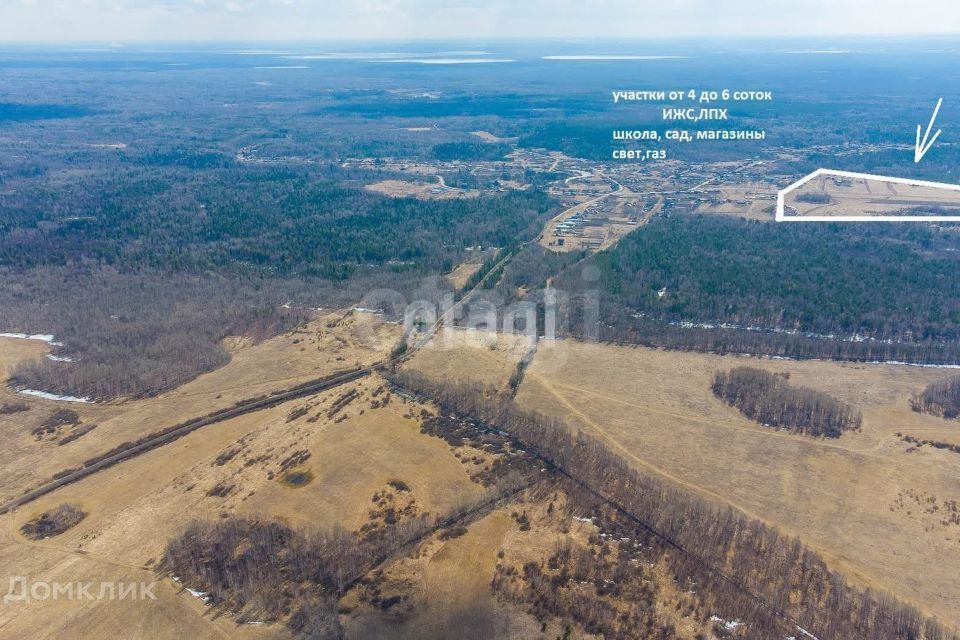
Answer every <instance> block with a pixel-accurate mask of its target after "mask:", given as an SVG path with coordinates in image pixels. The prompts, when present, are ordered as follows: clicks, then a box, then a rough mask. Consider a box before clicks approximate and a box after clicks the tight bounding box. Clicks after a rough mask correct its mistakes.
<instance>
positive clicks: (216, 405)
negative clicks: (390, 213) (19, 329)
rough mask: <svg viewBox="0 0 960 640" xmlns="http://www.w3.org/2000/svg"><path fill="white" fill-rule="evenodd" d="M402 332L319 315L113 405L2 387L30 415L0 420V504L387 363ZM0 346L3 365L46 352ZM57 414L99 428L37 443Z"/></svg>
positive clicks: (352, 316) (234, 347) (16, 343)
mask: <svg viewBox="0 0 960 640" xmlns="http://www.w3.org/2000/svg"><path fill="white" fill-rule="evenodd" d="M399 332H400V328H399V327H398V326H396V325H391V324H386V323H384V322H382V321H381V320H380V319H378V318H377V317H375V316H371V315H369V314H366V313H359V312H354V311H349V312H346V313H344V312H336V313H332V314H326V315H323V316H320V317H318V318H317V319H316V320H315V321H313V322H311V323H310V324H309V325H308V326H307V327H305V328H303V329H300V330H297V331H294V332H292V333H289V334H286V335H283V336H278V337H276V338H273V339H271V340H267V341H265V342H262V343H260V344H255V345H251V344H246V343H245V342H244V341H241V340H231V341H229V342H230V345H229V346H230V348H231V356H232V359H231V361H230V362H229V363H228V364H227V365H225V366H224V367H222V368H220V369H217V370H215V371H211V372H209V373H206V374H204V375H201V376H199V377H198V378H196V379H195V380H193V381H191V382H189V383H187V384H185V385H183V386H181V387H179V388H177V389H174V390H172V391H170V392H168V393H164V394H162V395H160V396H158V397H155V398H147V399H143V400H133V401H126V402H115V403H110V404H80V403H67V402H57V401H49V400H42V399H37V398H32V397H28V396H23V395H20V394H15V393H13V392H12V391H11V390H10V389H9V388H7V387H6V386H5V385H4V386H0V404H2V403H3V402H12V401H17V402H25V403H27V404H28V405H29V406H30V407H31V410H30V411H29V412H25V413H18V414H13V415H9V416H0V436H2V437H3V439H4V442H5V443H6V446H5V447H4V448H3V450H2V451H0V500H3V501H6V500H7V499H9V498H11V497H14V496H15V495H19V494H20V493H23V492H24V491H25V490H27V489H29V488H31V487H33V486H34V485H36V484H39V483H40V482H42V481H43V480H47V479H49V478H50V477H51V476H52V475H53V474H54V473H57V472H58V471H62V470H64V469H68V468H71V467H75V466H78V465H79V464H80V463H81V462H82V461H83V460H86V459H88V458H90V457H92V456H94V455H97V454H99V453H102V452H104V451H107V450H109V449H112V448H113V447H115V446H117V445H119V444H121V443H123V442H128V441H133V440H136V439H138V438H140V437H142V436H144V435H147V434H149V433H153V432H155V431H157V430H159V429H162V428H164V427H169V426H172V425H174V424H177V423H179V422H182V421H184V420H187V419H189V418H193V417H197V416H200V415H203V414H206V413H209V412H211V411H213V410H216V409H221V408H226V407H229V406H231V405H233V404H234V403H236V402H238V401H240V400H244V399H247V398H251V397H254V396H258V395H261V394H265V393H269V392H271V391H274V390H278V389H285V388H288V387H292V386H294V385H296V384H298V383H300V382H304V381H307V380H311V379H313V378H319V377H322V376H324V375H328V374H330V373H333V372H335V371H338V370H343V369H347V368H350V367H354V366H356V365H366V364H370V363H372V362H375V361H377V360H380V359H382V358H383V357H384V356H385V355H386V354H387V353H388V352H389V350H390V348H391V347H392V346H393V344H394V342H395V341H396V338H397V335H399ZM0 340H2V344H0V353H2V354H3V355H0V362H3V363H6V362H13V361H14V360H15V359H19V358H22V357H24V356H26V357H40V356H41V355H42V354H43V353H44V351H45V349H46V346H45V345H43V343H39V342H34V341H26V340H7V339H0ZM57 409H72V410H74V411H76V412H77V413H78V414H79V415H80V416H81V418H82V420H83V422H84V423H87V424H96V425H98V426H97V428H96V429H95V430H94V431H92V432H90V433H89V434H87V435H85V436H83V437H81V438H79V439H77V440H74V441H73V442H70V443H69V444H66V445H62V446H59V445H58V444H57V443H56V441H55V440H54V439H43V440H38V439H37V438H36V437H35V436H34V435H32V434H31V433H30V430H31V429H32V428H33V427H34V426H36V425H37V424H39V423H40V422H41V421H42V420H43V419H44V418H46V417H47V416H48V415H50V414H51V413H52V412H53V411H55V410H57Z"/></svg>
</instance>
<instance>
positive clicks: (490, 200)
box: [0, 152, 551, 280]
mask: <svg viewBox="0 0 960 640" xmlns="http://www.w3.org/2000/svg"><path fill="white" fill-rule="evenodd" d="M166 153H167V154H168V155H170V154H173V155H172V156H171V157H168V158H167V159H166V160H163V161H164V162H172V163H182V162H186V163H187V167H189V166H191V164H192V163H198V162H199V163H207V162H214V163H217V162H219V160H218V159H217V158H219V156H212V157H211V158H210V159H207V158H206V157H201V156H197V155H196V154H192V155H189V156H184V155H183V154H182V153H180V152H177V153H174V152H166ZM149 161H150V162H154V161H155V158H154V156H151V157H150V159H149ZM180 177H182V178H184V182H180V181H179V179H178V178H180ZM71 191H72V193H70V194H67V195H70V196H72V197H70V198H69V199H68V198H65V197H64V195H65V194H63V193H62V192H59V191H55V190H53V189H49V190H44V189H38V190H35V191H33V192H31V193H30V194H29V195H30V197H29V198H26V197H23V196H19V195H18V194H12V195H11V194H7V195H3V196H0V207H3V209H4V211H5V213H6V215H5V216H4V219H3V221H0V266H10V267H15V268H21V269H25V268H32V267H37V266H42V265H65V264H75V263H78V262H81V261H95V262H97V263H99V264H105V265H110V266H113V267H115V268H117V269H119V270H123V271H139V270H143V269H158V270H165V271H179V272H182V271H188V272H191V273H203V272H204V271H207V270H212V271H216V272H219V273H227V274H230V273H242V274H263V275H280V276H290V275H293V276H306V277H321V278H326V279H331V280H345V279H347V278H349V277H350V276H351V275H353V274H354V273H356V272H357V271H359V270H362V269H364V268H370V267H380V266H386V267H388V268H390V269H393V270H406V271H415V272H417V273H421V274H423V273H427V272H429V273H437V272H441V271H445V270H449V269H450V268H452V266H453V265H454V263H455V261H456V260H457V259H458V258H459V257H460V254H461V252H462V250H463V249H464V247H467V246H472V245H478V244H482V245H484V246H487V245H492V246H501V245H503V244H506V243H507V242H509V241H511V240H513V239H514V238H516V237H519V236H530V235H533V234H534V233H535V232H536V230H538V229H539V222H540V221H541V220H542V219H543V217H544V216H545V214H546V213H547V212H548V210H549V209H550V207H551V203H550V201H549V200H548V198H547V197H546V196H545V195H543V194H542V193H541V192H539V191H535V190H531V191H523V192H519V191H514V192H509V193H506V194H502V195H495V196H489V197H481V198H476V199H459V200H429V201H423V200H415V199H412V198H386V197H383V196H379V195H375V194H372V193H369V192H366V191H364V190H363V189H360V188H357V187H353V186H345V185H344V184H343V183H342V182H338V181H337V180H335V179H331V178H325V177H324V176H323V175H322V174H321V175H319V176H316V175H313V174H311V173H310V172H306V171H302V170H298V169H280V168H267V169H257V168H244V169H243V170H240V171H234V170H230V169H222V170H217V169H213V168H210V169H209V170H208V171H206V172H203V173H200V174H196V173H194V174H192V175H191V174H187V173H184V172H183V169H163V170H160V169H158V170H156V171H152V172H141V173H138V174H137V175H136V177H132V176H127V177H124V178H123V179H118V180H116V181H104V182H99V181H98V182H93V183H81V184H78V185H73V186H72V187H71Z"/></svg>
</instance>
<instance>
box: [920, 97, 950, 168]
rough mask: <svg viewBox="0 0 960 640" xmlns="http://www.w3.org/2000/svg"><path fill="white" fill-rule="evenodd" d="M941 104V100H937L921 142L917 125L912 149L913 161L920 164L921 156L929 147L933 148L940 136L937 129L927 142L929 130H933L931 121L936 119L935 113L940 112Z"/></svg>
mask: <svg viewBox="0 0 960 640" xmlns="http://www.w3.org/2000/svg"><path fill="white" fill-rule="evenodd" d="M942 102H943V98H940V99H938V100H937V106H936V107H935V108H934V109H933V116H932V117H931V118H930V124H928V125H927V130H926V132H924V134H923V141H922V142H921V141H920V125H917V143H916V145H915V146H914V148H913V161H914V162H920V160H922V159H923V156H925V155H926V154H927V151H930V147H932V146H933V143H934V142H936V141H937V138H938V137H939V136H940V131H941V130H940V129H937V132H936V133H935V134H933V137H932V138H930V142H927V138H929V137H930V129H932V128H933V121H934V120H936V119H937V113H939V111H940V104H941V103H942Z"/></svg>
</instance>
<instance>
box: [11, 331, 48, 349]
mask: <svg viewBox="0 0 960 640" xmlns="http://www.w3.org/2000/svg"><path fill="white" fill-rule="evenodd" d="M0 338H14V339H17V340H39V341H40V342H46V343H47V344H49V345H53V346H55V347H57V346H60V343H59V342H56V341H55V339H54V336H52V335H50V334H49V333H35V334H32V335H31V334H29V333H0Z"/></svg>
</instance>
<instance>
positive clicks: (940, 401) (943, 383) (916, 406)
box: [910, 376, 960, 420]
mask: <svg viewBox="0 0 960 640" xmlns="http://www.w3.org/2000/svg"><path fill="white" fill-rule="evenodd" d="M910 406H911V407H912V408H913V410H914V411H917V412H919V413H930V414H933V415H935V416H940V417H943V418H947V419H949V420H952V419H953V418H956V417H958V416H960V376H952V377H950V378H947V379H946V380H939V381H937V382H932V383H930V384H929V385H927V388H926V389H924V390H923V391H922V392H921V393H919V394H917V395H915V396H914V397H913V398H911V399H910Z"/></svg>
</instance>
